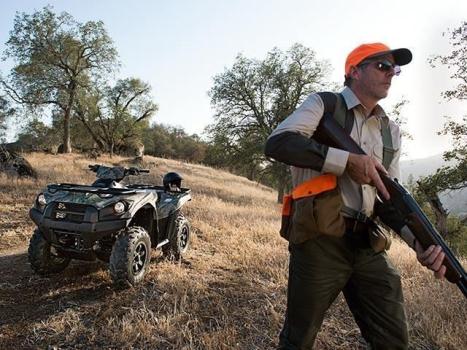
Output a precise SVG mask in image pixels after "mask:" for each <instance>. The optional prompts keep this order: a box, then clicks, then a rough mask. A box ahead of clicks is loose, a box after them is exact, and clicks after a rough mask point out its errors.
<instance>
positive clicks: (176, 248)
mask: <svg viewBox="0 0 467 350" xmlns="http://www.w3.org/2000/svg"><path fill="white" fill-rule="evenodd" d="M189 245H190V225H189V224H188V220H187V219H186V218H185V217H184V216H183V214H177V217H176V218H175V222H174V226H173V231H172V232H171V234H170V235H169V243H167V244H166V245H164V246H163V247H162V252H163V253H164V255H165V256H166V257H167V258H168V259H170V260H180V259H181V257H182V256H183V255H184V254H185V253H186V251H187V250H188V247H189Z"/></svg>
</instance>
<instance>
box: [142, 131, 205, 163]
mask: <svg viewBox="0 0 467 350" xmlns="http://www.w3.org/2000/svg"><path fill="white" fill-rule="evenodd" d="M143 135H144V136H143V142H144V148H145V151H146V153H147V154H151V155H153V156H156V157H162V158H172V159H182V160H185V161H189V162H194V163H201V162H204V160H205V155H206V149H207V147H208V146H207V144H206V142H204V141H202V140H201V139H200V138H199V137H198V135H196V134H194V135H188V134H187V133H186V132H185V131H184V130H183V129H181V128H178V127H173V126H166V125H163V124H157V123H156V124H153V125H152V126H151V127H150V128H147V129H146V130H145V131H144V133H143Z"/></svg>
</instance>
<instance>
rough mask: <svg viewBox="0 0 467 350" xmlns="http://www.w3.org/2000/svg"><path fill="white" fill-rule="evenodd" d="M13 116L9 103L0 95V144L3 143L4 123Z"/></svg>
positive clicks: (13, 111) (13, 112)
mask: <svg viewBox="0 0 467 350" xmlns="http://www.w3.org/2000/svg"><path fill="white" fill-rule="evenodd" d="M14 114H15V109H13V108H12V107H11V105H10V103H9V101H8V100H7V99H6V98H5V97H4V96H1V95H0V143H2V142H4V137H5V131H6V128H7V127H6V122H7V120H8V118H10V117H11V116H13V115H14Z"/></svg>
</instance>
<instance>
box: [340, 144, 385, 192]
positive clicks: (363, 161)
mask: <svg viewBox="0 0 467 350" xmlns="http://www.w3.org/2000/svg"><path fill="white" fill-rule="evenodd" d="M345 169H346V170H347V172H348V174H349V176H350V178H351V179H352V180H354V181H355V182H356V183H358V184H361V185H364V184H369V185H372V186H375V187H376V189H377V190H378V191H379V192H380V193H381V194H382V195H383V197H384V198H385V199H389V198H390V195H389V192H388V191H387V189H386V186H384V184H383V181H382V180H381V177H380V176H379V174H378V171H381V172H383V173H384V174H387V171H386V169H385V168H384V166H383V165H382V164H381V163H380V162H378V161H377V160H376V159H375V158H373V157H369V156H367V155H360V154H355V153H350V154H349V159H348V160H347V165H346V168H345Z"/></svg>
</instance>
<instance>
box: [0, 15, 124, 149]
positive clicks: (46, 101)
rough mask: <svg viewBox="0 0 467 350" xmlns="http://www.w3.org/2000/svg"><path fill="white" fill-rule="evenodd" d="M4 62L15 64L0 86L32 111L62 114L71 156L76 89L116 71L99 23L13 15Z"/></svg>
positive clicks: (68, 17) (112, 50)
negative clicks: (51, 109) (50, 108)
mask: <svg viewBox="0 0 467 350" xmlns="http://www.w3.org/2000/svg"><path fill="white" fill-rule="evenodd" d="M6 46H7V49H6V50H5V53H4V59H7V58H11V59H13V60H14V62H15V66H14V68H13V69H12V71H11V73H10V75H9V76H8V77H7V79H4V80H3V81H2V83H3V86H4V88H5V90H6V91H7V93H8V95H9V96H10V97H11V98H12V99H13V100H14V101H16V102H17V103H20V104H22V105H25V106H27V107H28V108H32V109H40V108H41V107H44V106H50V105H53V106H55V107H56V108H58V109H59V110H60V111H61V113H62V114H63V146H64V152H65V153H68V152H71V142H70V118H71V117H72V110H73V107H74V105H75V102H76V97H77V94H78V92H79V90H80V89H86V88H89V86H90V83H91V82H92V81H93V80H94V81H95V80H99V79H100V78H102V76H103V75H104V74H107V73H110V72H112V71H113V70H114V69H115V66H116V59H117V52H116V49H115V48H114V45H113V42H112V40H111V38H110V37H109V36H108V34H107V32H106V30H105V29H104V24H103V22H101V21H97V22H94V21H89V22H86V23H84V24H83V23H79V22H77V21H75V20H74V19H73V17H72V16H71V15H69V14H68V13H66V12H63V13H61V14H59V15H57V14H55V13H54V12H52V7H50V6H49V7H44V8H43V9H42V10H41V11H36V12H34V13H33V14H32V15H28V14H26V13H17V14H16V16H15V20H14V28H13V30H12V31H11V32H10V38H9V39H8V41H7V43H6Z"/></svg>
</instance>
